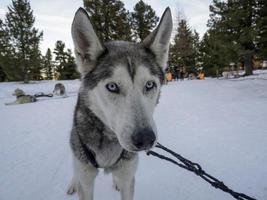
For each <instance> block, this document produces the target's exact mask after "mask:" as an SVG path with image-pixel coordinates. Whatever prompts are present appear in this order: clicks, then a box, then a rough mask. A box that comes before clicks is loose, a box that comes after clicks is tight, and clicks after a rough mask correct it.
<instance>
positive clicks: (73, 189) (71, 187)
mask: <svg viewBox="0 0 267 200" xmlns="http://www.w3.org/2000/svg"><path fill="white" fill-rule="evenodd" d="M76 191H77V190H76V184H75V183H74V182H71V184H70V185H69V187H68V189H67V194H68V195H72V194H74V193H75V192H76Z"/></svg>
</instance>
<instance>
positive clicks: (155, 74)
mask: <svg viewBox="0 0 267 200" xmlns="http://www.w3.org/2000/svg"><path fill="white" fill-rule="evenodd" d="M171 32H172V17H171V11H170V9H169V8H167V9H166V10H165V12H164V14H163V16H162V18H161V21H160V23H159V25H158V27H157V28H156V29H155V30H154V31H153V32H152V33H151V34H150V35H148V36H147V38H145V39H144V41H143V42H141V43H138V44H135V43H131V42H125V41H111V42H107V43H102V42H100V41H99V39H98V37H97V35H96V33H95V31H94V30H93V26H92V24H91V23H90V20H89V16H88V14H87V12H86V11H85V10H84V9H82V8H80V9H78V11H77V12H76V14H75V17H74V20H73V23H72V37H73V41H74V46H75V55H76V62H77V65H78V70H79V72H80V73H81V75H82V82H81V87H80V90H79V94H78V101H77V105H76V109H75V113H74V120H73V127H72V131H71V135H70V146H71V149H72V152H73V167H74V176H73V179H72V182H71V184H70V186H69V188H68V192H67V193H68V194H72V193H74V192H77V193H78V196H79V199H80V200H92V199H93V190H94V179H95V177H96V175H97V173H98V168H103V169H104V170H105V172H111V173H112V176H113V183H114V187H115V189H117V190H118V191H120V194H121V199H122V200H133V194H134V182H135V181H134V180H135V179H134V176H135V172H136V169H137V163H138V156H137V153H138V152H139V151H146V150H149V149H150V148H152V147H153V146H154V145H155V143H156V141H157V130H156V126H155V123H154V120H153V117H152V115H153V112H154V109H155V106H156V104H157V102H158V99H159V95H160V88H161V85H162V83H163V80H164V70H165V68H166V63H167V59H168V49H169V40H170V37H171Z"/></svg>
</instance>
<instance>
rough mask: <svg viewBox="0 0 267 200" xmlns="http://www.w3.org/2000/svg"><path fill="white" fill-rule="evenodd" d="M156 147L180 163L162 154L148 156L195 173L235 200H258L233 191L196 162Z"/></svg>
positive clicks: (152, 153) (155, 153) (149, 152)
mask: <svg viewBox="0 0 267 200" xmlns="http://www.w3.org/2000/svg"><path fill="white" fill-rule="evenodd" d="M156 147H157V148H159V149H162V150H164V151H166V152H168V153H170V154H171V155H172V156H174V157H175V158H177V159H178V160H179V161H180V162H177V161H175V160H174V159H172V158H169V157H167V156H164V155H162V154H159V153H157V152H155V151H148V152H147V155H152V156H155V157H158V158H160V159H163V160H167V161H169V162H171V163H173V164H175V165H178V166H179V167H181V168H184V169H186V170H189V171H191V172H194V173H195V174H196V175H197V176H200V177H201V178H202V179H204V180H205V181H206V182H208V183H209V184H211V185H212V186H213V187H215V188H216V189H220V190H222V191H224V192H226V193H229V194H231V195H232V196H233V197H234V198H235V199H238V200H256V199H255V198H252V197H250V196H248V195H246V194H243V193H238V192H235V191H233V190H231V189H230V188H229V187H227V186H226V185H225V184H224V183H223V182H222V181H220V180H218V179H217V178H215V177H213V176H211V175H209V174H208V173H206V172H205V171H204V170H203V169H202V168H201V166H200V165H199V164H198V163H194V162H192V161H190V160H188V159H186V158H184V157H182V156H181V155H179V154H178V153H176V152H174V151H172V150H170V149H168V148H167V147H165V146H163V145H161V144H160V143H157V145H156Z"/></svg>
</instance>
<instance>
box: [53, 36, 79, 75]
mask: <svg viewBox="0 0 267 200" xmlns="http://www.w3.org/2000/svg"><path fill="white" fill-rule="evenodd" d="M54 54H55V55H56V57H55V61H56V65H55V73H56V74H57V76H58V77H57V78H58V79H60V80H68V79H76V78H79V74H78V72H77V71H76V64H75V59H74V57H73V56H72V52H71V50H70V49H67V51H66V50H65V43H64V42H62V41H57V42H56V47H55V49H54Z"/></svg>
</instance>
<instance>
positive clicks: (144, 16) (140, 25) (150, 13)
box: [131, 0, 159, 41]
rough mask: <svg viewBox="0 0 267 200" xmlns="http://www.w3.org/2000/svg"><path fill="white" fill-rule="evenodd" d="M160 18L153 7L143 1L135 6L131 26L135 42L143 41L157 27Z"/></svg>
mask: <svg viewBox="0 0 267 200" xmlns="http://www.w3.org/2000/svg"><path fill="white" fill-rule="evenodd" d="M158 20H159V18H158V17H157V16H156V12H155V11H154V10H153V9H152V7H151V6H150V5H148V4H146V3H144V2H143V1H142V0H140V1H139V2H138V3H137V4H136V5H135V6H134V12H132V13H131V24H132V29H133V37H134V40H136V41H138V40H143V39H145V37H146V36H147V35H148V34H149V33H150V32H151V31H152V30H153V28H154V27H155V26H156V25H157V22H158Z"/></svg>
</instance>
